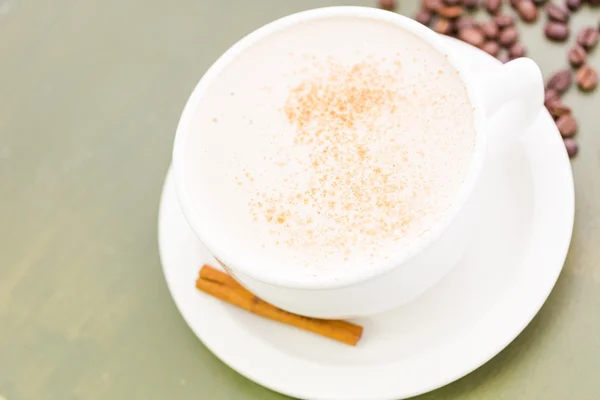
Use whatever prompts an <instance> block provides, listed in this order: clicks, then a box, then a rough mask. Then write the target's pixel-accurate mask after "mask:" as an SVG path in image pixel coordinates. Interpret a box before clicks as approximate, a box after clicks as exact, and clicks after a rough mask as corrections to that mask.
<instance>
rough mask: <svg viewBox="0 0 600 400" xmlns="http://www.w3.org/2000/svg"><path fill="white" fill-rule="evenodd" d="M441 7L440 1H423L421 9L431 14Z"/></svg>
mask: <svg viewBox="0 0 600 400" xmlns="http://www.w3.org/2000/svg"><path fill="white" fill-rule="evenodd" d="M443 6H444V4H443V3H442V0H423V7H424V8H425V9H426V10H429V11H432V12H436V13H437V12H438V10H439V9H440V8H442V7H443Z"/></svg>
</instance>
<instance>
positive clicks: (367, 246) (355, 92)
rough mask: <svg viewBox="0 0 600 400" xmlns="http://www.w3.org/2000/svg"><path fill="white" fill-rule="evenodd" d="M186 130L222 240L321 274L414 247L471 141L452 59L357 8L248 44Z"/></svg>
mask: <svg viewBox="0 0 600 400" xmlns="http://www.w3.org/2000/svg"><path fill="white" fill-rule="evenodd" d="M192 129H193V132H192V134H191V137H190V139H189V142H188V149H187V151H188V156H187V163H188V173H189V174H190V176H189V180H190V181H193V182H194V183H193V184H192V185H191V186H192V187H191V197H192V201H193V202H194V203H195V204H197V205H198V207H205V208H206V209H208V210H210V218H209V220H207V221H206V223H207V224H209V226H211V227H212V228H214V234H215V235H216V238H217V240H218V241H219V242H220V243H222V245H223V247H228V248H231V249H232V251H233V252H234V253H238V254H242V255H244V256H247V257H249V258H252V259H253V261H254V262H265V263H269V264H276V265H279V268H303V269H305V270H306V271H312V272H317V273H318V271H324V270H331V269H339V268H341V269H348V268H370V267H372V265H374V264H377V263H379V262H382V261H383V260H386V259H388V258H390V257H396V256H399V255H400V254H402V253H403V252H405V251H407V249H409V248H410V246H411V245H413V244H414V243H415V242H416V241H417V240H418V239H419V238H420V237H421V236H422V235H423V234H425V233H426V232H427V231H428V230H430V229H431V228H432V227H433V226H434V225H435V224H436V223H437V222H438V221H439V220H440V218H441V217H442V216H443V214H444V213H445V212H446V211H447V210H448V208H449V207H450V206H451V205H452V202H453V200H454V199H455V197H456V195H457V192H458V190H459V187H460V185H461V184H462V182H463V181H464V179H465V176H466V172H467V169H468V165H469V162H470V160H471V156H472V153H473V148H474V142H475V130H474V121H473V110H472V107H471V105H470V103H469V100H468V97H467V93H466V90H465V88H464V86H463V84H462V82H461V81H460V79H459V77H458V74H457V71H456V70H455V69H454V68H453V67H452V66H451V65H450V64H449V62H448V61H447V60H446V58H445V57H444V56H443V55H441V54H440V53H438V52H437V51H436V50H434V49H433V48H431V47H430V46H429V45H428V44H426V43H424V42H423V41H422V40H421V39H419V38H417V37H416V36H413V35H412V34H411V33H408V32H406V31H405V30H403V29H401V28H398V27H396V26H394V25H392V24H389V23H385V22H380V21H373V20H368V19H359V18H350V17H347V18H346V17H344V18H331V19H322V20H317V21H311V22H305V23H300V24H297V25H294V26H292V27H288V28H285V29H283V30H281V31H279V32H276V33H274V34H272V35H270V36H269V37H267V38H266V39H263V40H261V41H259V42H258V43H256V44H254V45H252V46H251V47H250V48H248V49H246V50H245V51H244V52H243V53H242V54H241V55H239V56H238V57H236V58H235V59H234V60H233V61H232V62H231V63H230V64H229V65H228V66H227V67H226V68H225V70H224V71H223V72H222V73H220V74H219V75H218V77H217V78H216V79H215V80H214V81H213V82H212V84H211V85H210V86H209V87H208V89H207V91H206V92H205V94H204V96H203V98H202V100H201V102H200V104H199V106H198V109H197V113H196V116H195V118H194V121H193V126H192Z"/></svg>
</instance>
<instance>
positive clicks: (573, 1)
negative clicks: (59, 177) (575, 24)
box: [567, 0, 583, 11]
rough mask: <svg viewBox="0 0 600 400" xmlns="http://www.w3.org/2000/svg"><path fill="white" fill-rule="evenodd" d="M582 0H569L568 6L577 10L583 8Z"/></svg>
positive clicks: (572, 9)
mask: <svg viewBox="0 0 600 400" xmlns="http://www.w3.org/2000/svg"><path fill="white" fill-rule="evenodd" d="M582 3H583V2H582V0H567V7H568V8H569V10H571V11H577V10H579V8H581V4H582Z"/></svg>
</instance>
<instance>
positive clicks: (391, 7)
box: [379, 0, 396, 11]
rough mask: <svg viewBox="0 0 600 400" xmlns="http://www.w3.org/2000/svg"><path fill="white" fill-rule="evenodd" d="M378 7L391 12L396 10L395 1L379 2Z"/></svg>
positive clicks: (382, 0) (380, 0) (385, 0)
mask: <svg viewBox="0 0 600 400" xmlns="http://www.w3.org/2000/svg"><path fill="white" fill-rule="evenodd" d="M379 7H381V8H383V9H384V10H388V11H392V10H395V9H396V0H379Z"/></svg>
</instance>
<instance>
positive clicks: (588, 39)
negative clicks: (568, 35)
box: [577, 26, 600, 51]
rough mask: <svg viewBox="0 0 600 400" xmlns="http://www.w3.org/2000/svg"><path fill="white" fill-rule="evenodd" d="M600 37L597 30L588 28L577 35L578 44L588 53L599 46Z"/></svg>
mask: <svg viewBox="0 0 600 400" xmlns="http://www.w3.org/2000/svg"><path fill="white" fill-rule="evenodd" d="M599 35H600V34H599V33H598V31H597V30H596V29H594V28H592V27H591V26H588V27H586V28H583V29H582V30H581V31H580V32H579V34H578V35H577V43H578V44H579V45H580V46H581V47H583V48H584V49H586V50H587V51H590V50H591V49H593V48H594V47H596V45H597V44H598V36H599Z"/></svg>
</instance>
